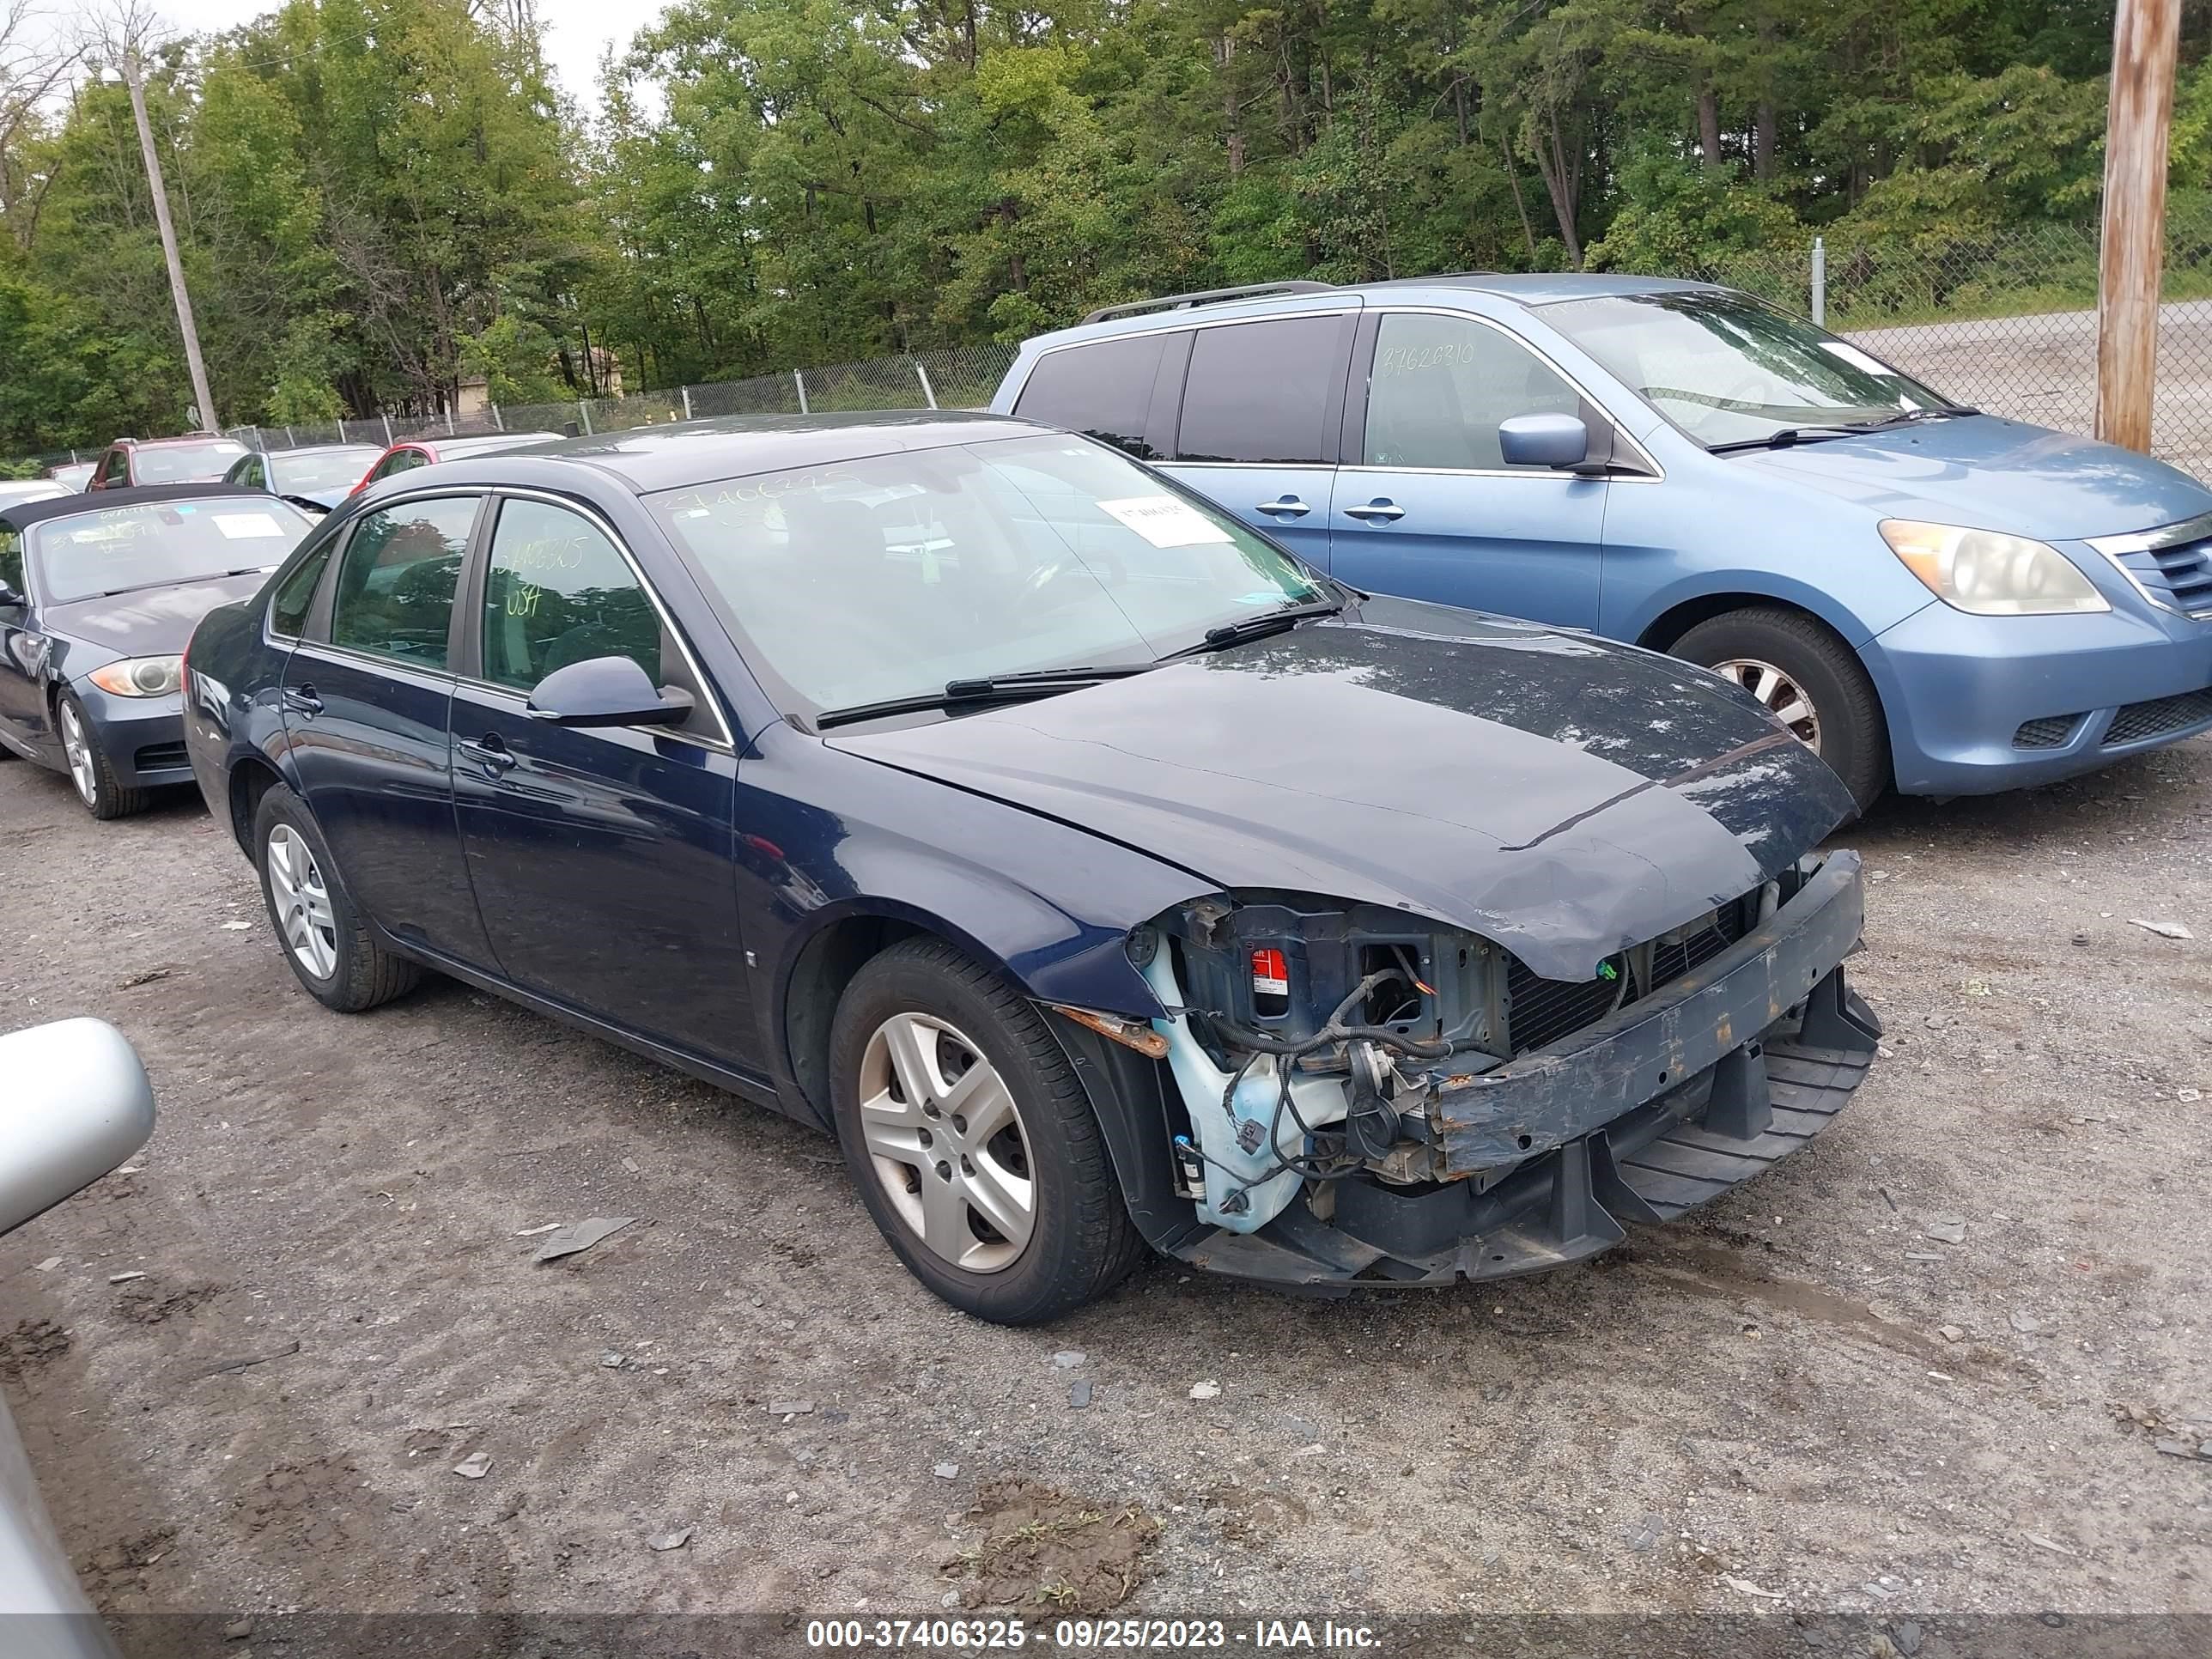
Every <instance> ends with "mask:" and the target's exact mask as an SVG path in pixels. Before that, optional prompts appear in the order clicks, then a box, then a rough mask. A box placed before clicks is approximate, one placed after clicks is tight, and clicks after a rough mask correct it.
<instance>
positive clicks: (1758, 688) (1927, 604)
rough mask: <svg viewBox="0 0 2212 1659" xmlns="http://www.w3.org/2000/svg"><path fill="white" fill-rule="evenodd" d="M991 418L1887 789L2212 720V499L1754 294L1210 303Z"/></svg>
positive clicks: (1009, 378) (1303, 287)
mask: <svg viewBox="0 0 2212 1659" xmlns="http://www.w3.org/2000/svg"><path fill="white" fill-rule="evenodd" d="M992 407H993V408H994V409H995V410H999V411H1000V412H1001V413H1012V414H1018V415H1022V416H1030V417H1032V418H1035V419H1038V420H1042V421H1046V422H1051V423H1052V424H1054V425H1056V426H1063V427H1068V428H1073V429H1075V430H1078V431H1084V432H1088V433H1091V435H1094V436H1096V437H1098V438H1100V439H1103V441H1107V442H1109V443H1114V444H1116V445H1118V446H1120V447H1122V448H1124V449H1127V451H1129V452H1130V453H1133V454H1134V455H1137V456H1139V458H1141V459H1146V460H1148V461H1151V462H1152V463H1153V464H1154V465H1158V467H1159V468H1160V469H1161V470H1162V471H1165V472H1167V473H1168V474H1170V475H1171V476H1173V477H1176V478H1178V479H1180V480H1182V482H1183V483H1186V484H1188V486H1189V487H1190V488H1192V489H1195V490H1198V491H1200V493H1202V494H1204V495H1207V496H1209V497H1211V498H1212V499H1213V500H1214V501H1218V502H1219V503H1220V504H1221V505H1222V506H1223V507H1226V508H1228V509H1229V510H1230V511H1231V512H1233V513H1237V515H1238V516H1239V517H1241V518H1243V520H1246V521H1247V522H1248V523H1250V524H1252V525H1254V526H1257V527H1259V528H1261V529H1263V530H1266V531H1267V532H1269V533H1270V534H1272V535H1273V536H1274V537H1275V538H1277V539H1278V540H1279V541H1281V542H1283V543H1284V544H1286V545H1287V546H1289V547H1291V549H1293V550H1295V551H1297V553H1299V554H1300V555H1302V556H1304V558H1306V559H1307V560H1308V561H1309V562H1311V563H1313V564H1315V565H1317V566H1319V567H1320V568H1322V569H1324V570H1327V571H1328V572H1330V573H1331V574H1334V575H1335V576H1336V577H1338V578H1339V579H1340V580H1343V581H1345V582H1346V583H1348V584H1350V585H1351V586H1354V587H1358V588H1363V589H1367V590H1370V591H1375V592H1387V593H1400V594H1406V595H1409V596H1411V597H1413V598H1416V599H1431V600H1436V601H1439V602H1442V603H1445V604H1450V605H1466V606H1469V607H1472V608H1475V609H1479V610H1485V611H1499V612H1503V613H1505V614H1507V615H1510V616H1516V617H1528V618H1532V619H1534V620H1536V621H1540V622H1547V623H1557V624H1560V625H1564V626H1568V627H1574V628H1582V629H1593V630H1595V631H1596V632H1597V633H1600V634H1602V635H1607V636H1609V637H1611V638H1613V639H1620V640H1627V641H1634V642H1636V643H1638V644H1641V645H1644V646H1649V647H1653V648H1655V649H1658V650H1662V651H1668V652H1672V653H1674V654H1676V655H1678V656H1681V657H1685V658H1687V659H1690V660H1692V661H1695V662H1699V663H1702V664H1705V665H1706V666H1708V667H1711V668H1713V669H1715V670H1716V671H1719V672H1721V673H1723V674H1725V675H1727V676H1729V678H1733V679H1735V681H1737V682H1738V683H1739V684H1741V685H1742V686H1743V687H1744V688H1745V689H1746V690H1747V691H1748V692H1750V694H1751V695H1753V696H1755V697H1757V698H1759V700H1760V701H1761V702H1764V703H1765V704H1766V706H1767V707H1768V708H1771V710H1773V711H1774V713H1775V714H1777V715H1778V717H1779V718H1780V719H1781V720H1783V721H1784V723H1785V724H1786V725H1788V726H1790V727H1791V729H1793V730H1794V731H1796V732H1797V734H1798V735H1799V736H1800V737H1801V738H1803V739H1804V740H1805V741H1807V742H1808V743H1809V744H1813V745H1814V747H1815V748H1816V749H1818V750H1819V751H1820V754H1821V756H1822V757H1823V758H1825V759H1826V761H1827V762H1828V763H1829V764H1830V765H1831V766H1832V767H1833V768H1834V769H1835V770H1836V771H1837V772H1838V774H1839V775H1841V776H1842V777H1843V779H1844V781H1845V782H1846V783H1847V784H1848V785H1849V786H1850V788H1851V791H1852V793H1854V794H1855V795H1856V796H1857V798H1858V799H1859V800H1860V801H1861V802H1862V803H1865V802H1869V801H1871V800H1872V799H1874V798H1875V796H1877V795H1878V794H1880V793H1881V791H1882V790H1883V789H1884V788H1885V787H1889V786H1892V785H1893V786H1894V787H1896V788H1898V789H1899V790H1900V791H1903V792H1905V793H1911V794H1927V795H1952V794H1965V793H1982V792H1986V791H1991V790H1998V789H2008V788H2013V787H2018V786H2020V785H2023V784H2032V783H2039V782H2044V781H2049V780H2051V779H2054V778H2061V777H2064V776H2067V775H2070V774H2074V773H2079V772H2083V771H2087V770H2088V769H2091V768H2093V767H2096V766H2100V765H2102V764H2104V763H2106V762H2108V761H2110V760H2112V759H2114V758H2116V757H2119V756H2122V755H2126V754H2132V753H2136V752H2137V751H2139V750H2145V749H2149V748H2154V747H2156V746H2158V745H2160V744H2168V743H2172V742H2174V741H2176V740H2177V739H2179V738H2185V737H2188V736H2191V734H2193V733H2196V732H2201V731H2203V730H2205V729H2207V728H2208V727H2212V490H2208V489H2206V487H2205V486H2204V485H2203V484H2202V483H2199V482H2198V481H2197V480H2196V479H2195V478H2193V477H2190V476H2189V475H2188V474H2186V473H2185V472H2182V471H2179V470H2177V469H2175V468H2173V467H2171V466H2168V465H2165V464H2163V463H2162V462H2159V461H2154V460H2150V459H2146V458H2144V457H2142V456H2140V455H2136V454H2134V453H2130V452H2129V451H2126V450H2123V449H2118V448H2115V447H2112V446H2110V445H2107V444H2102V443H2097V442H2094V441H2091V440H2089V439H2087V438H2078V437H2070V436H2067V435H2063V434H2060V433H2056V432H2051V431H2046V430H2045V429H2043V428H2039V427H2033V426H2027V425H2023V424H2021V422H2017V421H2009V420H2003V419H2000V418H1998V417H1997V416H1991V415H1984V414H1981V413H1978V412H1977V411H1976V410H1971V409H1966V408H1963V407H1960V406H1959V405H1957V404H1953V403H1951V402H1949V401H1948V400H1947V399H1945V398H1943V397H1942V396H1941V395H1940V394H1939V393H1937V392H1934V391H1932V390H1930V389H1929V388H1928V387H1927V386H1923V385H1921V384H1920V383H1918V382H1917V381H1916V380H1913V379H1912V378H1911V376H1909V375H1907V374H1904V373H1902V372H1900V371H1899V370H1898V369H1896V368H1892V367H1890V366H1889V365H1888V364H1887V363H1884V362H1881V361H1879V360H1878V359H1876V358H1875V357H1874V356H1870V355H1869V354H1868V353H1867V352H1866V351H1865V350H1863V349H1861V348H1860V347H1858V346H1856V345H1854V344H1852V343H1850V342H1849V341H1846V340H1844V339H1840V338H1838V337H1836V336H1834V335H1832V334H1829V333H1826V332H1825V331H1822V330H1821V329H1820V328H1817V327H1815V326H1814V325H1812V324H1811V323H1809V322H1807V321H1805V320H1803V319H1801V318H1798V317H1796V316H1793V315H1791V314H1790V313H1787V312H1784V311H1783V310H1780V309H1778V307H1772V306H1770V305H1767V304H1766V303H1765V302H1764V301H1759V300H1756V299H1753V298H1752V297H1750V296H1749V295H1743V294H1740V293H1736V292H1735V291H1733V290H1730V289H1723V288H1717V287H1714V286H1711V285H1709V284H1705V283H1682V282H1669V281H1662V280H1657V279H1652V278H1642V277H1625V276H1597V275H1569V276H1436V277H1425V278H1421V279H1419V280H1414V281H1401V282H1395V283H1370V284H1365V285H1362V286H1358V287H1331V286H1328V285H1326V284H1322V283H1279V284H1273V285H1269V286H1267V287H1264V288H1261V289H1256V290H1255V289H1227V290H1218V291H1215V292H1212V293H1208V294H1203V295H1179V296H1176V297H1174V298H1170V299H1165V300H1161V301H1153V302H1149V303H1146V304H1143V305H1138V306H1126V307H1109V309H1108V310H1106V311H1103V312H1097V313H1093V314H1092V315H1091V317H1090V318H1089V319H1085V322H1084V323H1083V324H1082V325H1079V326H1078V327H1075V328H1071V329H1066V330H1062V331H1060V332H1057V333H1054V334H1048V335H1043V336H1041V337H1038V338H1036V339H1033V340H1030V341H1029V342H1027V343H1025V344H1024V346H1023V347H1022V349H1021V351H1020V353H1019V355H1018V357H1017V358H1016V360H1015V362H1014V365H1013V368H1012V369H1011V370H1010V371H1009V372H1008V374H1007V375H1006V380H1005V382H1004V384H1003V385H1001V386H1000V388H999V392H998V395H997V397H996V398H994V400H993V403H992Z"/></svg>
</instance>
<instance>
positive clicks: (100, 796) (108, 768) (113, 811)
mask: <svg viewBox="0 0 2212 1659" xmlns="http://www.w3.org/2000/svg"><path fill="white" fill-rule="evenodd" d="M54 725H55V727H56V728H57V729H58V731H59V732H60V733H61V739H62V758H63V760H64V761H65V762H66V763H68V766H69V775H70V782H71V783H73V784H75V785H76V797H77V799H79V800H81V801H82V802H83V803H84V810H85V811H88V812H89V813H91V814H92V815H93V817H96V818H102V819H106V818H120V817H129V816H130V815H131V813H133V812H143V811H145V810H146V807H147V805H148V804H149V802H150V801H151V800H152V799H153V798H154V792H153V791H152V790H150V789H131V788H125V787H124V784H123V781H122V780H121V779H119V778H118V777H117V776H116V775H115V768H114V767H113V766H112V765H111V764H110V763H108V759H107V751H106V750H104V749H102V748H101V747H100V737H99V734H98V732H95V731H94V727H93V724H92V719H91V716H89V715H88V714H86V713H85V712H84V705H83V704H82V703H80V702H78V701H77V700H76V693H75V692H73V691H64V692H63V693H62V694H61V696H60V697H59V698H58V699H57V700H56V702H55V703H54Z"/></svg>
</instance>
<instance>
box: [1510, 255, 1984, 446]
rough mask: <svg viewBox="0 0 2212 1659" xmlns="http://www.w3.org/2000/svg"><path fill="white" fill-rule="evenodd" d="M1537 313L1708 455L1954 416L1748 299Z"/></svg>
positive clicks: (1694, 297) (1671, 300)
mask: <svg viewBox="0 0 2212 1659" xmlns="http://www.w3.org/2000/svg"><path fill="white" fill-rule="evenodd" d="M1541 315H1542V317H1543V319H1544V320H1545V321H1546V322H1547V323H1549V324H1551V325H1552V326H1553V327H1554V328H1556V329H1558V330H1559V332H1560V333H1562V334H1564V335H1565V336H1566V337H1568V338H1569V339H1570V340H1572V341H1573V342H1574V343H1576V344H1577V345H1578V346H1580V347H1581V348H1582V349H1583V350H1584V351H1587V352H1588V353H1589V355H1590V356H1593V357H1595V358H1596V359H1597V361H1598V362H1600V363H1601V364H1603V365H1604V366H1605V368H1607V369H1608V370H1609V371H1611V373H1612V374H1613V376H1614V377H1615V378H1616V379H1617V380H1620V381H1621V382H1622V383H1623V384H1625V385H1626V386H1628V387H1630V388H1631V389H1632V390H1633V391H1634V392H1638V394H1640V395H1641V396H1643V397H1644V398H1648V399H1649V400H1650V403H1651V405H1652V407H1653V408H1655V409H1656V410H1658V411H1659V412H1660V413H1661V414H1662V415H1663V416H1666V417H1667V418H1668V420H1669V421H1671V422H1674V425H1675V426H1676V427H1678V428H1680V429H1681V430H1682V431H1683V432H1684V433H1686V434H1687V435H1689V436H1690V437H1692V438H1693V439H1695V440H1696V441H1698V442H1699V443H1701V444H1703V445H1705V447H1707V448H1708V449H1711V448H1714V447H1722V446H1726V445H1730V444H1755V443H1759V442H1763V441H1765V440H1768V439H1771V438H1772V437H1773V436H1774V435H1776V434H1777V433H1780V432H1785V431H1791V430H1794V429H1796V428H1804V427H1836V426H1856V425H1863V424H1870V423H1873V422H1883V423H1887V422H1892V421H1894V420H1897V419H1899V417H1903V418H1907V419H1911V418H1917V417H1919V416H1923V415H1933V414H1942V413H1948V412H1953V405H1952V404H1950V403H1949V402H1948V400H1947V399H1945V398H1942V397H1940V396H1939V395H1937V394H1936V392H1931V391H1929V389H1928V388H1927V387H1926V386H1923V385H1921V384H1920V383H1919V382H1918V381H1917V380H1913V379H1911V377H1910V376H1908V375H1905V374H1900V373H1899V372H1898V371H1897V370H1896V369H1894V368H1891V367H1890V366H1889V365H1888V364H1887V363H1885V362H1881V360H1880V359H1878V358H1876V357H1874V356H1869V354H1868V353H1867V352H1865V351H1863V350H1862V349H1859V348H1858V347H1857V346H1855V345H1853V344H1852V343H1850V341H1848V340H1844V339H1838V337H1836V336H1835V335H1832V334H1830V333H1829V332H1827V331H1826V330H1825V329H1820V328H1816V327H1814V325H1812V324H1811V323H1808V322H1806V321H1804V320H1803V319H1801V318H1797V317H1793V316H1791V315H1790V314H1789V313H1787V312H1784V311H1780V310H1778V309H1777V308H1775V307H1772V306H1769V305H1765V304H1762V303H1761V302H1760V301H1757V300H1754V299H1753V298H1751V297H1750V296H1749V295H1741V294H1724V293H1698V292H1690V293H1672V294H1636V295H1607V296H1605V297H1603V298H1601V299H1592V300H1566V301H1560V302H1559V303H1558V304H1556V305H1547V306H1546V307H1544V308H1543V311H1542V313H1541Z"/></svg>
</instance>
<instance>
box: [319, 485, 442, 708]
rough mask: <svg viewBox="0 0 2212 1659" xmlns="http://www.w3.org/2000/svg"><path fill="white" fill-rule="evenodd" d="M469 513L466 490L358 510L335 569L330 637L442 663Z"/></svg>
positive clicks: (415, 660) (403, 657) (392, 654)
mask: <svg viewBox="0 0 2212 1659" xmlns="http://www.w3.org/2000/svg"><path fill="white" fill-rule="evenodd" d="M476 516H477V501H476V498H475V497H474V496H467V495H456V496H450V497H447V498H446V499H444V500H434V501H405V502H403V503H401V504H400V505H398V506H397V507H386V508H384V509H383V510H382V511H380V512H376V513H368V514H366V515H365V516H364V517H363V518H362V520H361V521H360V523H359V524H357V525H356V526H355V527H354V532H353V537H352V539H351V540H349V542H347V544H346V550H345V561H344V562H343V563H342V564H341V565H340V566H339V567H338V585H337V594H336V596H335V597H334V598H333V599H332V600H331V644H332V645H343V646H349V647H352V648H353V649H355V650H356V651H373V652H374V653H376V654H377V655H379V656H382V657H398V658H399V659H401V660H403V661H405V662H411V663H419V664H422V665H423V666H425V667H429V668H443V667H444V666H445V665H446V639H447V633H448V632H449V631H450V629H451V628H452V625H453V594H454V591H455V589H456V587H457V586H459V581H460V576H461V556H462V555H463V554H464V553H465V552H466V551H467V550H468V545H469V532H470V530H471V528H472V527H473V526H474V525H475V523H476Z"/></svg>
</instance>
